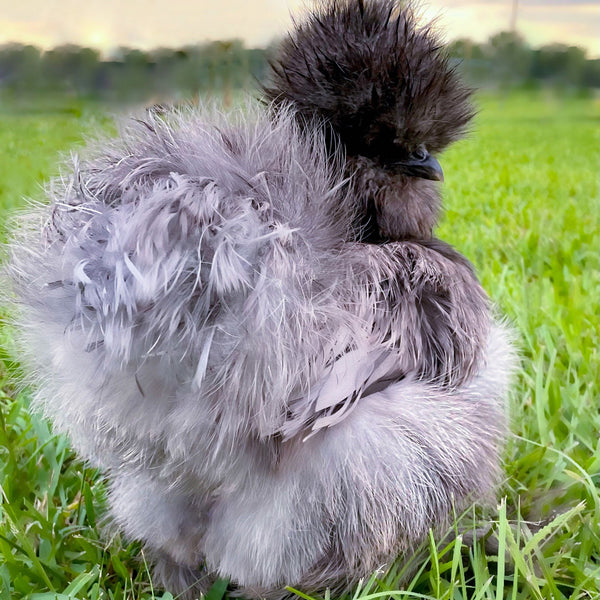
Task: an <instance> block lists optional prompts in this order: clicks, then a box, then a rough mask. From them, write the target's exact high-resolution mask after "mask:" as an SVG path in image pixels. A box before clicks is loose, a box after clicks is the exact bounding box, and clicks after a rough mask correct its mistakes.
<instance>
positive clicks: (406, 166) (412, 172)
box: [396, 153, 444, 181]
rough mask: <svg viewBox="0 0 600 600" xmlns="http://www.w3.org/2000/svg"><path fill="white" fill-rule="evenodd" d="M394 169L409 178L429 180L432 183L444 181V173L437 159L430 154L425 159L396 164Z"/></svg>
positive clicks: (407, 160) (414, 159)
mask: <svg viewBox="0 0 600 600" xmlns="http://www.w3.org/2000/svg"><path fill="white" fill-rule="evenodd" d="M396 167H397V168H398V170H399V171H401V172H402V173H404V174H405V175H408V176H410V177H420V178H421V179H430V180H432V181H444V171H442V165H440V163H439V162H438V159H437V158H435V157H434V156H431V154H429V153H428V154H427V156H426V157H425V158H422V159H418V158H412V157H411V158H407V159H405V160H403V161H400V162H397V163H396Z"/></svg>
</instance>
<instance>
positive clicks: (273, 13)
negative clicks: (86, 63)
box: [0, 0, 600, 57]
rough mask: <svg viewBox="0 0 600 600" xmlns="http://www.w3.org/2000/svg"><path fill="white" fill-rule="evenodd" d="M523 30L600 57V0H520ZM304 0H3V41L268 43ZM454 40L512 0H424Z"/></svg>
mask: <svg viewBox="0 0 600 600" xmlns="http://www.w3.org/2000/svg"><path fill="white" fill-rule="evenodd" d="M518 1H519V8H518V13H517V14H518V18H517V29H518V31H519V32H520V33H522V34H523V35H524V36H525V37H526V39H527V40H528V41H529V42H530V43H532V44H533V45H534V46H537V45H541V44H544V43H548V42H553V41H558V42H563V43H566V44H571V45H577V46H582V47H584V48H586V49H587V51H588V55H589V56H592V57H597V56H600V36H599V35H598V34H599V33H600V3H599V2H598V1H597V0H518ZM304 4H305V3H304V2H302V0H218V1H215V0H86V1H83V2H82V1H81V0H21V1H18V2H15V0H0V44H2V43H7V42H12V41H17V42H24V43H30V44H35V45H38V46H41V47H43V48H49V47H53V46H57V45H60V44H65V43H74V44H79V45H83V46H85V45H88V46H92V47H94V48H99V49H100V50H102V51H104V52H108V51H110V49H111V48H115V47H118V46H121V45H122V46H133V47H139V48H143V49H149V48H154V47H158V46H166V47H178V46H182V45H185V44H194V43H198V42H202V41H206V40H210V39H227V38H242V39H243V40H244V41H245V42H246V44H247V45H249V46H252V45H265V44H267V43H268V42H269V41H271V40H272V39H273V38H275V37H276V36H277V35H280V34H281V33H282V32H284V31H285V30H286V28H287V27H288V26H289V23H290V11H292V12H295V13H296V14H298V12H299V11H300V12H301V7H302V6H303V5H304ZM421 5H422V7H423V8H422V10H421V12H422V14H423V15H424V17H425V18H426V19H429V18H431V17H435V16H439V18H440V20H439V22H440V27H441V28H442V29H443V30H444V31H445V32H446V38H447V39H448V40H452V39H456V38H459V37H470V38H471V39H473V40H475V41H484V40H486V39H487V38H488V37H489V36H490V34H493V33H496V32H498V31H501V30H507V29H509V26H510V20H511V11H512V5H513V0H429V1H428V2H425V0H422V1H421Z"/></svg>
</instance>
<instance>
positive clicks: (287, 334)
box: [9, 101, 513, 598]
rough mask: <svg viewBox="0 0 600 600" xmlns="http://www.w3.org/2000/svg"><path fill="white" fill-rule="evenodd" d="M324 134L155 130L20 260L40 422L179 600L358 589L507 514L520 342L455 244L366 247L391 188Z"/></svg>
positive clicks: (70, 192)
mask: <svg viewBox="0 0 600 600" xmlns="http://www.w3.org/2000/svg"><path fill="white" fill-rule="evenodd" d="M303 122H304V124H303V125H302V124H299V123H303ZM328 135H329V134H328V133H327V131H326V130H323V128H322V127H320V126H314V127H313V126H307V125H306V121H305V120H304V117H303V115H302V111H301V107H298V106H297V105H294V103H293V102H289V101H286V103H285V105H284V103H281V104H280V105H279V106H278V108H277V110H276V111H275V113H267V112H266V111H262V112H261V111H258V110H257V109H252V108H248V109H247V110H246V111H245V112H244V113H243V115H240V116H238V118H237V119H236V118H235V117H234V116H229V117H228V118H227V119H224V118H222V117H218V116H217V115H215V114H210V113H209V112H208V111H207V110H205V109H191V110H189V111H184V112H179V113H177V112H173V113H171V114H167V115H162V116H160V117H159V116H156V115H152V114H150V115H149V116H148V117H147V118H146V119H145V120H143V121H135V122H132V123H131V124H130V126H129V127H128V128H127V129H126V130H124V131H122V132H121V135H120V137H119V138H118V139H117V140H112V141H105V142H100V143H98V144H97V145H96V146H95V147H93V148H91V149H88V151H87V154H85V155H84V156H83V157H82V158H78V159H76V160H75V161H74V164H73V166H72V170H71V173H70V174H69V175H68V176H65V177H64V178H63V179H62V180H61V181H58V182H55V184H54V187H53V188H51V191H50V200H51V203H50V204H49V205H48V206H46V205H44V206H41V205H40V206H38V207H35V208H34V209H33V210H32V212H31V214H30V215H29V217H28V218H27V219H23V221H22V229H21V230H20V231H19V232H18V233H17V234H16V236H15V241H13V243H12V246H11V249H12V258H11V261H10V265H9V276H10V279H11V281H12V286H13V289H14V291H15V293H16V295H17V298H18V301H19V303H20V307H21V311H20V316H19V318H18V323H17V325H18V330H19V331H20V338H21V344H22V347H23V351H24V363H25V364H26V365H28V368H29V372H30V373H31V374H32V379H34V380H35V381H34V383H35V386H36V389H37V393H36V403H37V406H39V407H40V408H41V409H42V410H43V411H44V412H45V414H47V415H48V416H49V417H50V418H51V419H52V421H53V422H54V425H55V427H56V429H57V430H58V431H62V432H66V433H67V434H68V435H69V436H70V439H71V440H72V443H73V445H74V447H75V448H76V449H77V451H78V452H79V453H80V454H81V455H82V456H83V457H85V458H86V459H88V460H89V461H90V462H91V463H92V464H93V465H95V466H97V467H99V468H101V469H102V470H103V471H105V472H106V473H107V474H108V477H109V480H110V506H111V514H112V517H113V518H114V520H115V522H116V523H117V524H118V526H119V527H120V528H121V529H122V530H123V532H124V533H125V534H126V535H127V536H129V537H131V538H134V539H140V540H142V541H143V542H144V545H145V546H146V548H147V549H148V551H149V554H150V556H151V557H152V560H153V564H154V573H155V577H156V580H157V582H158V583H159V584H161V585H163V586H165V587H166V588H167V589H168V590H169V591H171V592H173V593H176V594H179V593H183V594H185V595H186V597H190V598H192V597H196V596H197V595H198V594H199V593H201V592H203V591H206V589H207V588H208V587H209V586H210V584H211V582H212V581H213V580H214V578H215V577H217V576H219V577H225V578H229V579H230V580H231V582H232V584H233V585H235V586H237V587H238V588H239V589H240V593H241V594H244V595H246V596H253V597H265V596H266V597H277V596H280V595H282V594H283V593H284V592H283V588H284V586H286V585H293V586H295V587H299V588H302V589H304V590H307V591H322V590H323V589H325V588H326V587H332V588H343V587H345V586H348V585H351V584H352V583H354V582H356V581H357V580H358V579H359V578H361V577H364V576H366V575H368V574H369V573H370V572H372V571H373V570H374V569H376V568H379V567H380V566H381V565H382V564H385V563H387V562H389V561H391V560H393V559H394V558H395V557H396V556H397V555H399V554H402V553H409V552H411V551H412V550H413V549H414V547H415V546H416V545H417V544H418V543H419V542H420V541H422V539H423V538H424V536H425V535H426V534H427V532H428V530H429V529H430V528H431V527H434V528H436V527H441V526H443V524H444V522H445V521H446V519H447V516H448V514H449V513H450V512H451V510H452V508H453V507H455V509H456V510H457V511H460V510H462V509H463V508H465V507H466V506H468V504H469V503H470V502H471V501H472V500H473V499H478V500H482V499H485V498H491V497H492V496H493V489H494V484H495V481H496V479H497V477H498V473H499V467H498V465H499V452H500V450H501V447H502V440H503V436H504V430H505V406H504V401H505V396H506V392H507V388H508V385H509V376H510V372H511V370H512V367H513V359H512V351H511V345H510V341H509V336H508V334H507V333H506V332H505V331H504V329H503V328H502V327H501V326H499V325H497V324H496V323H495V322H494V320H493V318H492V317H491V313H490V309H489V305H488V300H487V298H486V296H485V293H484V292H483V290H482V289H481V287H480V285H479V283H478V281H477V279H476V277H475V275H474V274H473V271H472V269H471V267H470V265H469V264H468V263H467V261H466V260H465V259H464V258H463V257H461V256H460V255H459V254H458V253H456V252H455V251H454V250H452V249H451V248H450V247H449V246H447V245H446V244H444V243H442V242H440V241H437V240H435V239H433V238H432V237H431V235H425V236H424V235H421V236H420V238H421V239H416V238H415V237H413V236H409V235H404V234H402V235H401V234H398V235H396V236H393V237H391V236H388V237H390V239H388V240H384V239H382V238H383V237H384V233H385V231H384V229H382V227H381V226H378V227H379V234H378V235H377V243H371V241H370V240H366V239H361V235H360V233H359V232H361V231H363V229H364V223H363V221H364V217H365V214H366V212H367V209H366V207H365V202H366V201H367V200H369V198H365V194H364V193H363V192H364V190H366V189H367V188H368V187H369V186H371V185H373V181H374V180H375V179H374V175H372V173H375V172H376V171H377V169H379V167H377V169H375V171H372V172H371V171H369V173H370V174H369V173H367V175H365V172H364V171H363V172H359V170H358V169H356V170H355V172H353V173H349V170H351V166H350V165H352V164H353V161H354V163H356V162H357V161H358V162H360V161H371V163H372V162H373V161H374V160H375V159H374V158H373V157H368V156H362V155H356V156H352V155H351V153H350V152H349V151H347V152H346V153H344V148H342V149H339V148H338V150H336V151H333V150H332V146H331V143H330V142H331V139H330V138H329V137H328ZM346 150H347V148H346ZM381 172H382V173H383V171H381ZM361 173H362V175H361ZM405 175H406V174H405V173H401V174H400V175H398V174H396V175H394V177H396V176H398V177H400V176H401V177H405ZM349 176H350V177H351V178H352V177H354V180H353V179H350V180H349V179H348V177H349ZM361 177H363V180H364V177H367V179H368V182H369V183H368V184H365V186H366V187H365V186H363V187H364V189H363V192H361V193H360V194H357V187H356V185H357V183H356V182H357V181H361V179H360V178H361ZM353 181H354V183H353ZM411 181H412V180H406V182H407V183H406V184H407V185H411V183H410V182H411ZM361 185H362V184H361ZM426 185H429V186H430V185H431V182H427V183H426ZM369 189H370V188H369ZM417 191H418V188H417ZM411 193H413V194H414V193H416V192H415V190H412V192H411ZM373 194H374V196H373V198H374V199H375V198H379V196H378V192H377V190H375V191H374V192H373ZM367 196H368V194H367ZM369 201H370V200H369ZM373 201H374V200H373ZM435 201H436V202H437V199H436V200H435ZM402 210H403V209H401V211H402ZM384 213H385V211H383V212H382V211H381V210H379V211H378V212H377V211H376V212H375V215H376V216H375V218H376V223H379V224H380V225H381V223H384V221H385V219H384V218H383V217H382V215H383V214H384ZM409 221H410V219H407V218H406V215H405V217H404V218H403V220H402V222H403V223H407V222H409ZM386 222H387V221H386ZM432 223H433V222H432ZM431 226H433V225H431ZM386 227H388V226H387V225H386ZM388 228H392V226H389V227H388ZM430 229H431V227H430ZM425 230H426V228H425V229H423V231H425ZM357 232H358V233H357ZM382 232H383V233H382Z"/></svg>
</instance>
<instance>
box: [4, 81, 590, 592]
mask: <svg viewBox="0 0 600 600" xmlns="http://www.w3.org/2000/svg"><path fill="white" fill-rule="evenodd" d="M479 103H480V107H481V112H480V115H479V117H478V118H477V120H476V123H475V126H474V131H473V133H472V134H471V136H470V137H469V139H468V140H467V141H465V142H461V143H460V144H458V145H456V146H455V147H454V148H452V149H451V150H450V151H449V152H448V153H447V154H446V155H445V156H444V157H443V159H442V163H443V166H444V171H445V173H446V184H445V197H446V213H445V217H444V219H443V222H442V224H441V226H440V228H439V232H438V233H439V236H440V237H442V238H443V239H446V240H447V241H450V242H451V243H453V244H454V245H455V246H456V247H457V248H458V249H459V250H460V251H461V252H463V253H464V254H465V255H466V256H467V257H469V258H470V259H471V260H472V261H473V263H474V264H475V266H476V268H477V271H478V273H479V276H480V278H481V280H482V282H483V284H484V286H485V288H486V289H487V290H488V292H489V294H490V296H491V297H492V298H493V299H494V300H495V302H496V303H497V304H498V310H499V313H501V314H504V315H506V316H507V318H508V320H509V321H510V322H511V323H512V324H513V326H514V328H515V330H516V332H517V335H518V336H519V343H520V348H521V354H522V369H521V371H520V374H519V378H518V381H517V383H516V386H515V391H514V394H513V396H512V406H511V420H512V435H511V437H510V439H509V442H508V445H507V448H506V452H505V471H506V478H505V481H504V483H503V486H502V488H501V490H500V491H499V494H498V498H499V503H498V507H497V510H496V511H492V512H491V513H488V514H481V513H480V512H477V511H475V510H473V511H469V512H468V513H467V514H465V515H459V516H457V519H456V521H457V522H456V525H455V528H454V532H453V533H452V535H450V536H447V537H446V538H445V539H444V540H442V541H436V540H434V539H433V537H432V538H431V539H430V540H427V541H426V543H425V544H424V547H423V552H422V553H421V554H420V555H419V556H417V557H415V559H414V561H413V565H411V566H410V567H411V568H408V569H407V568H406V566H405V565H403V564H401V563H399V564H396V565H393V566H392V568H391V569H389V571H388V572H386V573H377V574H375V575H374V576H373V577H371V579H370V580H369V581H365V582H363V584H362V585H361V586H359V587H358V589H357V590H356V591H355V592H354V593H353V594H352V595H350V598H352V599H353V600H375V599H377V598H384V597H393V598H395V599H398V600H400V599H407V600H408V599H412V598H421V599H423V598H439V599H448V600H467V599H469V600H492V599H494V600H498V599H501V598H506V599H510V600H524V599H529V598H533V599H539V600H548V599H552V600H558V599H563V598H564V599H567V598H568V599H580V598H581V599H593V598H598V597H599V593H598V587H597V586H598V564H599V535H598V523H599V515H600V500H599V476H598V473H599V470H600V458H599V457H600V453H599V452H598V431H599V429H600V427H599V418H598V397H599V364H600V361H599V357H598V346H597V341H598V332H599V323H600V316H599V312H600V310H599V294H598V291H599V266H600V265H599V262H600V260H599V255H598V250H599V246H600V240H599V219H600V211H599V205H598V196H599V190H598V158H599V156H598V120H597V118H598V114H599V112H600V111H599V108H600V106H599V105H598V102H597V101H596V100H593V99H577V98H559V97H556V96H545V95H544V93H539V94H537V95H524V94H520V95H505V96H492V95H489V96H482V97H480V98H479ZM107 123H108V121H107V119H106V117H105V116H104V114H103V113H102V111H101V110H100V109H99V108H98V107H96V108H86V107H85V106H84V107H83V108H81V107H80V108H78V109H77V110H73V111H71V112H66V113H64V112H63V113H58V112H57V113H52V114H28V113H23V112H21V113H19V114H13V115H10V114H7V113H0V220H3V219H4V217H5V215H6V214H7V213H8V212H9V211H10V210H11V209H14V208H17V207H18V206H19V204H20V203H21V198H22V197H23V196H25V195H30V196H37V197H40V192H39V185H40V182H42V181H43V180H44V179H46V178H47V177H49V176H50V175H52V174H53V173H55V172H56V164H57V158H58V152H59V151H63V150H67V149H69V148H71V147H72V146H73V145H76V144H77V143H79V142H80V141H81V140H82V137H83V136H84V135H87V134H89V133H91V132H93V131H94V130H95V129H96V128H98V127H105V126H107ZM0 350H1V353H0V359H1V360H0V485H1V499H0V500H1V505H0V600H8V599H17V598H31V599H32V600H50V599H54V598H59V599H63V598H90V599H98V600H99V599H115V600H117V599H118V600H120V599H125V598H128V599H131V598H161V597H162V598H164V599H165V600H167V599H168V598H171V596H170V594H168V593H164V594H163V593H162V592H160V591H154V590H153V588H152V586H151V583H150V578H149V575H148V568H147V565H146V563H145V561H144V557H143V553H141V551H140V547H139V545H138V544H136V543H131V544H130V543H128V542H127V541H125V540H123V539H122V538H120V537H119V535H118V534H114V533H113V534H112V535H111V536H110V537H109V538H108V541H107V540H106V538H105V537H103V536H102V535H101V529H102V526H101V524H102V513H103V506H104V496H105V483H104V481H103V480H102V478H101V476H100V475H99V474H98V473H96V472H94V471H92V470H90V469H88V468H86V467H85V465H83V464H82V463H81V462H79V461H78V460H77V458H76V457H75V456H74V455H73V453H72V452H71V451H70V449H69V446H68V442H67V441H66V440H65V439H64V438H62V437H57V436H54V435H53V434H52V432H51V430H50V428H49V426H48V424H47V423H46V422H45V421H43V420H42V419H40V418H39V417H38V416H36V415H32V414H30V413H29V412H28V410H27V404H28V396H27V392H24V393H21V394H18V393H17V392H16V391H15V387H14V383H13V382H14V380H15V379H16V377H17V376H18V364H16V363H14V362H13V361H11V359H10V358H9V356H10V355H11V354H12V350H11V339H10V331H9V330H8V328H7V327H4V328H3V329H0ZM486 523H487V526H486V525H485V524H486ZM473 537H476V538H478V541H476V542H474V543H472V542H469V539H470V538H473ZM467 542H469V543H467ZM403 571H404V573H405V574H404V576H403ZM407 572H410V576H409V577H408V579H407V576H406V573H407ZM400 579H403V580H405V581H406V580H407V583H405V584H404V585H403V587H402V588H400V586H399V584H398V582H399V580H400ZM223 594H224V587H223V586H221V587H220V588H216V589H214V590H213V593H212V594H211V595H212V598H211V599H210V600H219V598H221V597H222V595H223ZM298 595H299V596H302V597H305V598H308V597H307V596H304V595H303V594H302V591H301V590H299V591H298Z"/></svg>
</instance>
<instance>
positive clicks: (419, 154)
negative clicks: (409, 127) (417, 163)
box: [412, 146, 428, 160]
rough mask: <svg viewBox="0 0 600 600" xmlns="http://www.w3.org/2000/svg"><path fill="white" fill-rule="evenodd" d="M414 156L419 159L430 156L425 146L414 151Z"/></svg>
mask: <svg viewBox="0 0 600 600" xmlns="http://www.w3.org/2000/svg"><path fill="white" fill-rule="evenodd" d="M412 155H413V158H416V159H417V160H425V159H426V158H427V156H428V153H427V150H425V148H423V147H422V146H421V147H419V148H417V149H416V150H415V151H414V152H413V153H412Z"/></svg>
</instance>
